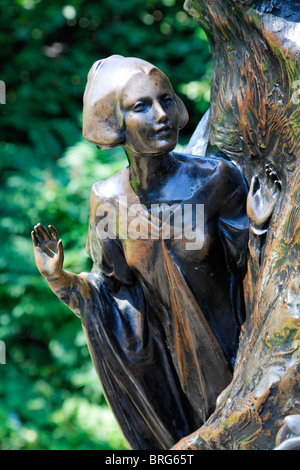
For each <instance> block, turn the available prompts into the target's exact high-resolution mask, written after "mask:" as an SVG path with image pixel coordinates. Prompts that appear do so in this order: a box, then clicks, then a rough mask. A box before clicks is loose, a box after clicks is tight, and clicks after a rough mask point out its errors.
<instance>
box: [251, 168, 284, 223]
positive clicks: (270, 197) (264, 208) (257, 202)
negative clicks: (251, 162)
mask: <svg viewBox="0 0 300 470" xmlns="http://www.w3.org/2000/svg"><path fill="white" fill-rule="evenodd" d="M280 191H281V183H280V181H279V179H278V176H277V174H276V173H275V171H273V170H272V169H271V168H270V167H269V165H266V167H265V174H264V179H263V180H262V181H260V179H259V177H258V176H257V175H255V176H253V178H252V180H251V184H250V189H249V193H248V197H247V215H248V217H249V219H250V221H251V222H252V224H253V225H254V226H255V227H263V225H264V224H265V223H266V222H267V221H268V219H269V218H270V217H271V215H272V213H273V210H274V206H275V204H276V202H277V200H278V197H279V194H280Z"/></svg>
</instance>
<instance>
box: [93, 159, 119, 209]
mask: <svg viewBox="0 0 300 470" xmlns="http://www.w3.org/2000/svg"><path fill="white" fill-rule="evenodd" d="M127 182H128V167H126V168H123V170H121V171H119V172H118V173H116V174H115V175H113V176H111V177H110V178H108V179H106V180H103V181H97V182H96V183H94V184H93V186H92V189H91V197H90V205H91V206H93V205H97V203H98V204H99V203H103V202H107V201H115V200H116V199H117V198H118V197H119V195H120V194H125V193H126V183H127Z"/></svg>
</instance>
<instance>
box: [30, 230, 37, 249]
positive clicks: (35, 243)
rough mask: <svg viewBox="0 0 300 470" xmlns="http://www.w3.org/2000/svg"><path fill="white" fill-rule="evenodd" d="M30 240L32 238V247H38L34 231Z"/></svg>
mask: <svg viewBox="0 0 300 470" xmlns="http://www.w3.org/2000/svg"><path fill="white" fill-rule="evenodd" d="M31 238H32V242H33V245H34V246H38V243H39V242H38V239H37V236H36V234H35V231H34V230H32V232H31Z"/></svg>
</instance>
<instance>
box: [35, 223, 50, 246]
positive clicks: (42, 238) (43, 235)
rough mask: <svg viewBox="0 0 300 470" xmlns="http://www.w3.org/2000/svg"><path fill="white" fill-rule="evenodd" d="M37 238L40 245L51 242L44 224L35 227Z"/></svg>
mask: <svg viewBox="0 0 300 470" xmlns="http://www.w3.org/2000/svg"><path fill="white" fill-rule="evenodd" d="M34 230H35V236H36V238H37V240H38V243H44V242H49V241H50V236H49V233H48V232H47V230H46V229H45V227H44V226H43V225H42V224H40V223H39V224H37V225H35V226H34Z"/></svg>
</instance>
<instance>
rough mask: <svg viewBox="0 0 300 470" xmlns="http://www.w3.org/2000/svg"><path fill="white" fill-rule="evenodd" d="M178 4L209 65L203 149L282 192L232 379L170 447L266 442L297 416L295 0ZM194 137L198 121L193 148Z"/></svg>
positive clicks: (299, 249)
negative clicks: (271, 179)
mask: <svg viewBox="0 0 300 470" xmlns="http://www.w3.org/2000/svg"><path fill="white" fill-rule="evenodd" d="M185 8H186V10H187V11H188V12H189V13H190V14H191V15H192V16H194V18H195V19H196V21H197V22H198V23H199V24H200V25H201V26H202V27H203V29H204V30H205V31H206V33H207V36H208V38H209V41H210V43H211V48H212V54H213V58H214V62H215V71H214V76H213V81H212V89H211V109H210V113H209V118H208V116H206V117H205V119H206V123H205V132H206V133H207V132H208V142H207V143H208V148H210V147H215V148H217V149H219V150H221V151H222V152H224V153H225V154H226V155H227V156H228V157H229V158H230V159H231V160H233V161H234V162H235V163H236V164H237V165H238V166H239V167H240V168H241V169H242V171H243V173H244V175H245V176H246V179H247V180H248V182H249V183H250V180H251V178H252V176H253V175H256V174H258V175H262V173H263V171H264V168H265V165H266V164H268V165H269V166H270V167H271V168H273V169H274V170H275V171H276V173H277V174H278V176H279V178H280V180H281V182H282V191H281V196H280V199H279V201H278V203H277V206H276V207H275V211H274V213H273V216H272V219H271V221H270V229H269V230H268V234H267V238H266V243H265V248H264V254H263V258H262V260H261V264H260V266H258V267H256V268H255V266H253V265H251V262H250V261H249V268H248V274H247V277H246V279H245V284H244V287H245V298H246V305H247V320H246V323H245V324H244V327H243V331H242V335H241V338H240V347H239V353H238V357H237V361H236V366H235V372H234V377H233V380H232V382H231V384H230V385H229V386H228V387H227V389H226V390H225V391H224V392H223V393H222V394H221V396H220V397H219V399H218V403H217V407H216V410H215V412H214V413H213V414H212V415H211V416H210V418H209V419H208V421H207V422H206V423H205V424H204V425H203V426H202V427H201V428H200V430H198V431H196V432H195V433H194V434H193V435H191V436H188V437H187V438H185V439H184V440H182V441H181V442H180V443H179V444H177V446H176V448H177V449H273V448H274V447H275V437H276V434H277V432H278V430H279V428H280V427H281V426H282V424H283V420H284V418H285V417H286V416H288V415H292V414H299V413H300V400H299V396H300V288H299V284H300V273H299V271H300V206H299V199H300V188H299V179H300V165H299V158H300V126H299V122H300V106H299V102H300V81H299V79H300V60H299V59H300V13H299V12H300V8H299V2H298V1H285V2H282V1H279V0H278V1H256V2H253V1H250V0H240V1H233V0H206V1H204V0H187V1H186V3H185ZM200 131H201V132H202V133H200ZM197 132H199V135H197ZM197 137H199V140H201V139H203V126H201V125H200V126H199V130H198V131H196V133H195V135H194V136H193V139H192V141H191V143H190V145H189V151H191V153H197ZM201 142H202V140H201ZM201 148H203V145H201ZM251 243H252V242H250V246H249V248H250V252H251V249H254V248H253V246H251Z"/></svg>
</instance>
